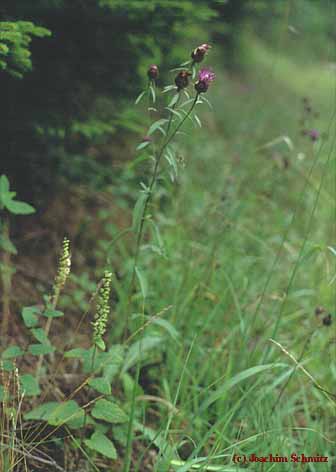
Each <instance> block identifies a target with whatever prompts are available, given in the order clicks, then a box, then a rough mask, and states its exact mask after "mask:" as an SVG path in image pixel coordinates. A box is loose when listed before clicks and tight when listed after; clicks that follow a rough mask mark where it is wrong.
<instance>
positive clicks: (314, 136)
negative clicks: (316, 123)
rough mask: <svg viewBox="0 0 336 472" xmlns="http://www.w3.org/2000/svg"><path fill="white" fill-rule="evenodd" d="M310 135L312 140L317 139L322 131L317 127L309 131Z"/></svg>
mask: <svg viewBox="0 0 336 472" xmlns="http://www.w3.org/2000/svg"><path fill="white" fill-rule="evenodd" d="M309 137H310V139H311V140H312V141H317V140H318V139H319V137H320V132H319V131H318V130H317V129H311V130H310V131H309Z"/></svg>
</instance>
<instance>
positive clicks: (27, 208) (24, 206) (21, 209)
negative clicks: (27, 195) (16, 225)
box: [0, 175, 35, 215]
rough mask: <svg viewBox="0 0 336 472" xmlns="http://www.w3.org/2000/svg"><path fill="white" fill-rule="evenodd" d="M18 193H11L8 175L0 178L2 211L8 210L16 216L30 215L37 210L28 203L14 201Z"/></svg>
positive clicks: (0, 207)
mask: <svg viewBox="0 0 336 472" xmlns="http://www.w3.org/2000/svg"><path fill="white" fill-rule="evenodd" d="M15 196H16V192H12V191H10V187H9V180H8V178H7V177H6V175H1V177H0V210H3V209H6V210H7V211H9V212H10V213H13V214H14V215H29V214H31V213H34V212H35V209H34V208H33V207H32V206H31V205H29V204H28V203H24V202H20V201H17V200H14V197H15Z"/></svg>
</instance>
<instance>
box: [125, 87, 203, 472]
mask: <svg viewBox="0 0 336 472" xmlns="http://www.w3.org/2000/svg"><path fill="white" fill-rule="evenodd" d="M197 99H198V94H197V95H196V96H195V99H194V101H193V103H192V105H191V107H190V109H189V111H188V113H186V115H185V116H184V118H183V119H182V120H181V121H180V123H179V124H178V125H177V126H176V128H175V129H174V130H173V132H172V133H171V135H170V136H167V139H166V140H165V142H164V143H163V144H162V147H161V149H160V151H159V152H158V154H157V156H156V159H155V165H154V169H153V174H152V178H151V181H150V184H149V187H148V193H147V198H146V200H145V203H144V207H143V210H142V215H141V221H140V226H139V230H138V235H137V241H136V250H135V256H134V264H133V271H132V278H131V284H130V290H129V299H130V297H131V293H132V289H133V286H134V281H135V274H136V267H137V262H138V258H139V252H140V245H141V241H142V237H143V231H144V223H145V219H146V215H147V209H148V205H149V203H150V201H151V198H152V193H153V189H154V186H155V183H156V180H157V176H158V171H159V165H160V162H161V158H162V156H163V153H164V151H165V149H166V147H167V146H168V144H169V143H170V142H171V141H172V140H173V139H174V137H175V136H176V134H177V132H178V131H179V130H180V129H181V127H182V126H183V124H184V122H185V121H186V120H187V118H188V117H189V115H190V114H191V112H192V111H193V109H194V107H195V105H196V103H197ZM172 115H173V114H172V113H171V116H170V119H169V122H168V127H167V134H168V130H169V129H170V126H171V122H172ZM128 317H129V314H128V310H127V313H126V327H125V334H127V328H128ZM140 349H141V344H140V345H139V350H140ZM139 377H140V357H139V362H138V365H137V370H136V376H135V381H134V386H133V391H132V399H131V412H130V418H129V422H128V430H127V444H126V454H125V464H124V469H123V470H124V472H129V471H130V466H131V454H132V442H133V422H134V412H135V396H136V387H137V385H138V383H139Z"/></svg>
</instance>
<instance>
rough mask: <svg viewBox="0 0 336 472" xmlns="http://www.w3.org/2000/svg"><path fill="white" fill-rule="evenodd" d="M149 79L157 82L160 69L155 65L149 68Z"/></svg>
mask: <svg viewBox="0 0 336 472" xmlns="http://www.w3.org/2000/svg"><path fill="white" fill-rule="evenodd" d="M147 75H148V78H149V79H150V80H155V79H157V78H158V76H159V68H158V66H156V65H155V64H152V65H151V66H149V68H148V71H147Z"/></svg>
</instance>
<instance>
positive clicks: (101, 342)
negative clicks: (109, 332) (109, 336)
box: [95, 338, 106, 351]
mask: <svg viewBox="0 0 336 472" xmlns="http://www.w3.org/2000/svg"><path fill="white" fill-rule="evenodd" d="M95 345H96V346H97V347H98V348H99V349H100V350H101V351H105V349H106V344H105V342H104V340H103V338H97V339H96V340H95Z"/></svg>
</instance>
